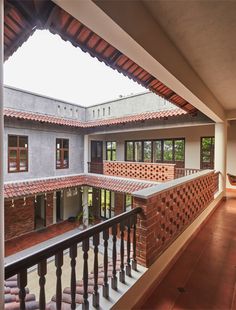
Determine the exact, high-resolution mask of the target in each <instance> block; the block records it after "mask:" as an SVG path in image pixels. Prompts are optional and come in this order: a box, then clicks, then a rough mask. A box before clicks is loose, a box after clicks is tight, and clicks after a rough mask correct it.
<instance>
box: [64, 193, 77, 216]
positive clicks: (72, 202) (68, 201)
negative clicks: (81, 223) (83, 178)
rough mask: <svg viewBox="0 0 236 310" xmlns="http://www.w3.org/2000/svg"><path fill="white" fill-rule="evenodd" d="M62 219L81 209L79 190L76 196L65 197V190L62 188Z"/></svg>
mask: <svg viewBox="0 0 236 310" xmlns="http://www.w3.org/2000/svg"><path fill="white" fill-rule="evenodd" d="M63 206H64V208H63V219H64V220H67V219H68V217H70V216H76V215H78V213H79V210H80V209H81V201H80V195H79V190H78V194H77V195H76V196H71V197H67V190H64V196H63Z"/></svg>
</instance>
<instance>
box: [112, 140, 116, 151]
mask: <svg viewBox="0 0 236 310" xmlns="http://www.w3.org/2000/svg"><path fill="white" fill-rule="evenodd" d="M112 149H113V150H116V142H112Z"/></svg>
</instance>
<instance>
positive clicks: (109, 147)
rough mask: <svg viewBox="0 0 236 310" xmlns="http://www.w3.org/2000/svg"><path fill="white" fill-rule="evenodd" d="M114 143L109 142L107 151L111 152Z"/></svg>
mask: <svg viewBox="0 0 236 310" xmlns="http://www.w3.org/2000/svg"><path fill="white" fill-rule="evenodd" d="M111 146H112V142H107V150H111Z"/></svg>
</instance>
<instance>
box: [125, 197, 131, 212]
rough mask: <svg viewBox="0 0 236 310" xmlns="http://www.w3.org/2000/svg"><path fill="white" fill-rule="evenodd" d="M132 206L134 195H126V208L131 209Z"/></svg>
mask: <svg viewBox="0 0 236 310" xmlns="http://www.w3.org/2000/svg"><path fill="white" fill-rule="evenodd" d="M131 207H132V196H131V195H130V194H126V195H125V210H126V211H129V210H131Z"/></svg>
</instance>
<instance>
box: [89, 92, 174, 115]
mask: <svg viewBox="0 0 236 310" xmlns="http://www.w3.org/2000/svg"><path fill="white" fill-rule="evenodd" d="M172 108H176V106H174V105H173V104H171V103H169V102H168V101H166V100H164V99H163V98H161V97H159V96H157V95H156V94H153V93H150V92H148V93H143V94H139V95H133V96H130V97H124V98H121V99H117V100H113V101H109V102H105V103H102V104H99V105H94V106H90V107H88V108H86V120H97V119H108V118H114V117H122V116H125V115H132V114H139V113H143V112H150V111H159V110H166V109H167V110H169V109H172Z"/></svg>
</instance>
